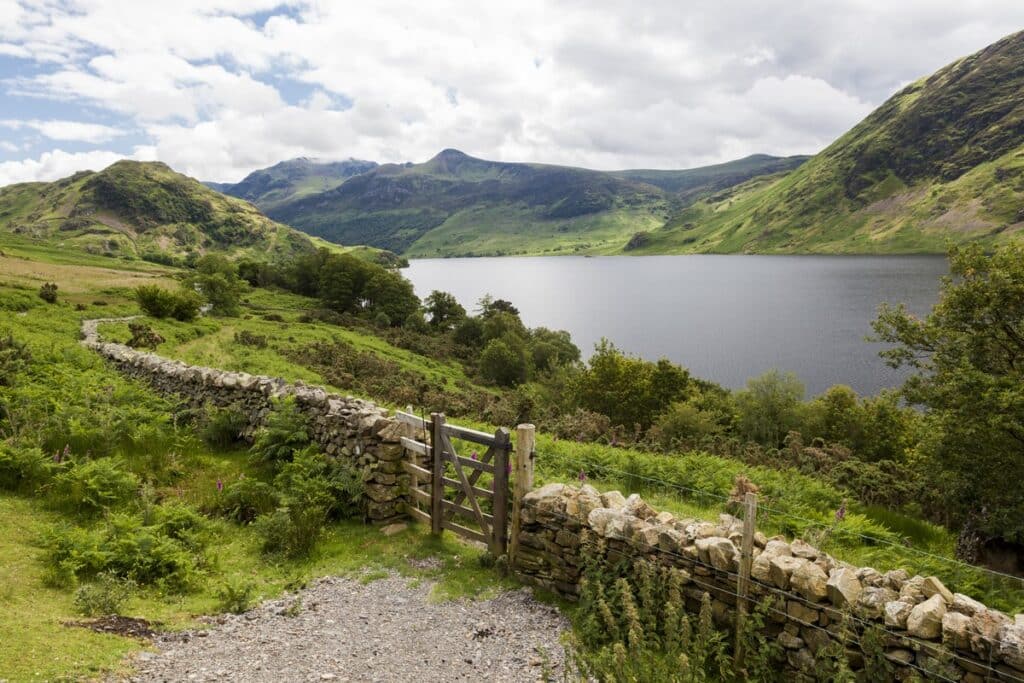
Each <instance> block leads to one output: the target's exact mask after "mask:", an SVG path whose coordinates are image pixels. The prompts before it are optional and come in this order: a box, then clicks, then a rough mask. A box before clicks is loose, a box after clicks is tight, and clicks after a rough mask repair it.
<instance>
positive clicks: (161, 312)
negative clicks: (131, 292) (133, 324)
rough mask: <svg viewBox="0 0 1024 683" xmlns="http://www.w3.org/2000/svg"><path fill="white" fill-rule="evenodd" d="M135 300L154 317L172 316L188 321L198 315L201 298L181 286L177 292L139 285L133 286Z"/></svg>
mask: <svg viewBox="0 0 1024 683" xmlns="http://www.w3.org/2000/svg"><path fill="white" fill-rule="evenodd" d="M135 301H136V302H137V303H138V304H139V307H140V308H141V309H142V310H143V312H145V313H146V315H149V316H152V317H154V318H174V319H175V320H181V321H183V322H188V321H191V320H194V319H195V317H196V316H197V315H199V307H200V305H201V304H202V300H201V299H200V298H199V295H198V294H196V292H195V290H193V289H189V288H187V287H183V288H182V289H180V290H178V291H177V292H172V291H170V290H167V289H164V288H162V287H158V286H157V285H141V286H139V287H136V288H135Z"/></svg>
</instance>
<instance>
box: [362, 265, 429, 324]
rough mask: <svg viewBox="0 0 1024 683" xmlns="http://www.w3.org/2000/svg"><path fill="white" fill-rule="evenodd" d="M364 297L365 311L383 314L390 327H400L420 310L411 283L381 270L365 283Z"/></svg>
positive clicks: (395, 274)
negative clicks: (388, 319)
mask: <svg viewBox="0 0 1024 683" xmlns="http://www.w3.org/2000/svg"><path fill="white" fill-rule="evenodd" d="M364 296H365V298H366V301H367V309H368V310H369V311H370V312H372V313H385V314H386V315H387V316H388V317H389V318H390V319H391V324H392V325H401V324H402V323H403V322H405V321H406V320H408V319H409V316H411V315H412V314H413V313H416V312H418V311H419V308H420V300H419V298H418V297H417V296H416V293H415V292H414V291H413V288H412V283H411V282H409V281H408V280H406V279H405V278H404V277H402V276H401V275H399V274H398V273H392V272H391V271H388V270H384V269H383V268H379V269H378V270H377V272H376V273H375V274H374V275H373V276H372V277H371V278H370V279H369V281H367V283H366V288H365V291H364Z"/></svg>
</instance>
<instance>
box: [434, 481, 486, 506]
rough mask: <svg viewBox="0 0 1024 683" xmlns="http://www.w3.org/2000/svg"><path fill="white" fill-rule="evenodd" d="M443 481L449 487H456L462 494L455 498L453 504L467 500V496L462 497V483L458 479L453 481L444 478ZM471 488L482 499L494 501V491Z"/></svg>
mask: <svg viewBox="0 0 1024 683" xmlns="http://www.w3.org/2000/svg"><path fill="white" fill-rule="evenodd" d="M443 481H444V483H445V484H447V485H448V486H454V487H456V488H457V489H458V490H459V492H460V493H459V495H458V496H455V500H454V501H453V502H455V503H461V502H462V501H463V500H464V499H465V496H464V495H462V493H461V491H462V482H460V481H458V480H457V479H452V478H451V477H444V478H443ZM471 488H472V489H473V493H475V494H476V495H478V496H480V497H481V498H487V499H488V500H493V499H494V491H488V490H487V489H482V488H480V487H479V486H473V487H471Z"/></svg>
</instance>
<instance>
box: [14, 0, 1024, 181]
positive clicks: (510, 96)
mask: <svg viewBox="0 0 1024 683" xmlns="http://www.w3.org/2000/svg"><path fill="white" fill-rule="evenodd" d="M285 4H286V5H289V6H290V7H288V8H287V9H288V10H289V11H287V12H285V11H284V10H283V9H282V8H281V5H282V3H281V2H278V1H277V0H260V1H259V2H243V1H242V0H178V1H176V2H174V3H164V4H162V5H160V6H159V9H157V8H156V7H155V6H154V5H152V4H150V3H143V2H136V3H126V2H120V1H118V0H67V1H66V2H61V3H33V4H32V6H30V5H29V4H28V3H25V4H20V3H12V2H10V0H0V54H12V55H14V54H16V53H17V54H19V55H22V56H23V55H25V54H31V55H32V56H33V57H34V59H35V60H36V62H37V66H38V67H40V69H39V70H38V71H26V72H24V73H21V74H15V75H14V76H13V77H11V78H9V79H8V80H7V81H6V82H4V83H2V84H0V87H4V88H6V91H7V93H8V94H9V95H12V96H14V95H19V94H20V95H25V94H31V95H35V96H38V97H45V98H48V99H51V100H56V101H63V102H68V103H69V104H85V105H88V106H90V107H95V108H101V109H106V110H110V111H112V112H116V113H117V114H119V115H120V116H123V117H127V118H129V119H130V120H131V121H132V122H133V123H134V125H135V126H137V127H138V129H139V130H140V131H141V132H143V133H144V134H145V135H147V136H148V137H149V138H150V142H151V144H152V151H153V154H155V155H156V156H157V157H158V158H159V159H161V160H163V161H166V162H167V163H169V164H171V165H172V166H173V167H175V168H178V169H179V170H182V171H185V172H187V173H189V174H191V175H194V176H197V177H200V178H203V179H210V180H237V179H239V178H240V177H241V176H243V175H244V174H245V173H247V172H248V171H251V170H252V169H254V168H257V167H261V166H266V165H269V164H272V163H275V162H277V161H280V160H281V159H284V158H289V157H294V156H317V157H323V158H334V157H348V156H356V157H363V158H369V159H374V160H377V161H404V160H408V159H411V160H423V159H426V158H429V157H430V156H432V155H433V154H435V153H436V152H437V151H438V150H440V149H442V148H444V147H457V148H460V149H463V150H465V151H467V152H469V153H471V154H476V155H478V156H484V157H490V158H498V159H505V160H536V161H547V162H555V163H567V164H578V165H586V166H592V167H597V168H625V167H636V166H644V167H661V168H666V167H669V168H671V167H675V168H679V167H687V166H694V165H699V164H703V163H714V162H719V161H724V160H727V159H729V158H735V157H738V156H743V155H746V154H750V153H754V152H768V153H775V154H794V153H808V152H814V151H817V150H818V149H820V148H821V147H822V146H824V145H826V144H827V143H828V142H829V141H831V140H833V139H834V138H835V137H836V136H838V135H839V134H841V133H842V132H843V131H844V130H846V129H847V128H849V127H850V126H851V125H853V124H854V123H856V122H857V121H858V120H859V119H860V118H862V117H863V116H864V115H865V114H866V113H867V112H868V111H869V110H870V109H871V108H872V107H873V106H876V105H877V104H879V103H880V102H881V101H882V100H883V99H884V98H885V97H886V96H887V95H888V94H890V93H891V92H892V91H894V90H895V89H896V88H897V87H899V85H900V84H902V83H905V82H907V81H909V80H913V79H915V78H918V77H920V76H922V75H925V74H927V73H930V72H931V71H933V70H935V69H936V68H938V67H940V66H942V65H943V64H945V63H948V62H949V61H951V60H952V59H954V58H956V57H958V56H961V55H965V54H968V53H970V52H973V51H975V50H977V49H980V48H981V47H983V46H985V45H986V44H988V43H990V42H992V41H993V40H995V39H997V38H999V37H1001V36H1002V35H1004V34H1007V33H1010V32H1011V31H1013V30H1016V29H1017V28H1019V27H1020V26H1022V25H1024V3H1020V2H1019V0H944V1H942V2H938V1H937V0H906V2H900V3H894V2H891V0H885V1H883V0H836V2H832V3H828V5H827V6H824V5H813V6H812V5H808V4H807V3H793V2H790V1H789V0H765V1H764V2H760V3H738V2H725V3H714V4H711V3H680V2H678V1H677V0H649V1H648V2H645V3H642V4H641V5H639V6H636V5H630V6H628V7H626V6H623V5H622V3H620V2H618V1H617V0H586V1H584V0H566V1H565V2H557V3H556V2H546V1H544V0H520V1H518V2H515V3H468V2H462V1H459V0H437V1H436V2H431V3H429V4H423V3H414V2H411V1H410V0H406V1H402V0H380V1H378V2H373V3H335V2H324V1H321V0H295V2H288V3H285ZM256 11H271V12H272V13H273V14H274V15H275V16H273V17H271V18H270V19H268V20H267V21H266V22H265V23H264V24H263V25H258V24H256V23H255V22H254V21H252V20H251V19H250V18H248V17H247V15H249V14H252V13H253V12H256ZM288 82H291V84H292V85H290V86H288V88H287V89H282V90H281V91H279V90H278V89H277V88H276V87H274V86H273V85H271V83H288ZM296 82H298V83H299V84H301V86H302V87H294V86H295V84H296ZM296 93H299V94H296ZM453 93H454V94H455V96H453ZM9 99H10V100H13V99H14V98H13V97H12V98H9ZM286 99H287V101H286ZM342 102H344V103H345V104H342ZM4 116H5V117H6V118H12V119H17V118H19V117H18V113H17V111H10V112H8V111H5V114H4ZM25 118H31V119H34V118H35V117H27V116H26V117H25ZM51 132H53V131H51ZM93 133H94V136H93V138H92V140H91V141H93V142H95V143H97V144H106V143H107V142H110V141H112V140H114V138H108V139H107V140H106V141H104V140H102V139H101V138H102V135H103V133H102V132H101V131H93ZM44 134H45V133H44ZM63 134H65V135H70V133H69V132H67V131H65V132H64V133H63ZM84 135H86V133H83V132H82V131H79V137H78V138H75V139H78V140H83V139H84V138H83V137H82V136H84ZM54 154H56V152H54ZM97 154H99V152H97ZM79 161H80V162H81V163H86V162H87V161H88V160H87V159H86V158H84V157H79ZM32 163H34V162H31V161H26V162H24V164H25V166H24V167H23V168H24V169H25V172H26V173H29V172H34V171H32V169H34V168H36V167H35V166H33V165H32Z"/></svg>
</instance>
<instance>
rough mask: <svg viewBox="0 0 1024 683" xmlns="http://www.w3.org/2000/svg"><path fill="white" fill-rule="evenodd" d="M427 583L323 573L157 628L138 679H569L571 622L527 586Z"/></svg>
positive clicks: (419, 682) (138, 661)
mask: <svg viewBox="0 0 1024 683" xmlns="http://www.w3.org/2000/svg"><path fill="white" fill-rule="evenodd" d="M429 593H430V586H429V585H427V584H424V585H419V586H414V585H413V584H412V583H411V581H410V580H409V579H406V578H402V577H399V576H389V577H387V578H384V579H379V580H376V581H371V582H369V583H366V584H363V583H360V582H359V581H358V580H354V579H340V578H329V579H323V580H321V581H319V582H317V583H316V584H314V585H313V586H312V587H310V588H308V589H306V590H304V591H302V592H300V593H298V594H296V595H289V596H287V597H285V598H282V599H279V600H274V601H270V602H266V603H264V604H263V605H261V606H260V607H258V608H256V609H254V610H252V611H251V612H248V613H246V614H242V615H228V616H224V617H217V618H216V620H215V621H214V622H213V623H212V627H211V628H210V629H208V630H199V631H190V632H185V633H176V634H169V635H163V636H159V637H158V638H157V639H156V640H155V641H154V645H155V646H156V648H157V650H158V651H157V652H143V653H141V654H139V655H137V656H136V660H135V668H136V672H135V674H134V675H133V677H132V678H131V680H133V681H338V682H339V683H340V682H342V681H351V682H355V681H374V682H376V681H379V682H381V683H385V682H388V683H390V682H391V681H416V682H417V683H427V682H429V681H483V680H488V681H531V682H533V681H538V680H544V679H545V678H549V679H550V680H562V661H563V655H564V653H563V650H562V647H561V645H560V643H559V635H560V634H561V633H562V632H563V631H564V630H565V629H567V628H568V622H567V621H566V620H565V618H564V617H563V616H562V615H561V614H559V612H558V610H557V609H555V608H554V607H551V606H549V605H545V604H542V603H539V602H537V601H536V600H535V599H534V598H533V597H532V596H531V595H530V593H529V591H527V590H525V589H523V590H516V591H509V592H505V593H501V594H499V595H498V596H497V597H495V598H493V599H490V600H479V601H470V600H459V601H445V602H432V601H430V599H429ZM219 622H220V623H219Z"/></svg>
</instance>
